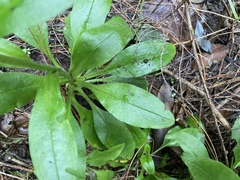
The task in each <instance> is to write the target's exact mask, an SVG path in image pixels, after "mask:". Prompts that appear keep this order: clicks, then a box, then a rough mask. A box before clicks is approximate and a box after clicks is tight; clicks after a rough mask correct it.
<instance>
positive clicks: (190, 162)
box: [183, 154, 240, 180]
mask: <svg viewBox="0 0 240 180" xmlns="http://www.w3.org/2000/svg"><path fill="white" fill-rule="evenodd" d="M183 161H184V163H185V164H186V165H187V166H188V169H189V171H190V173H191V175H192V177H193V179H194V180H203V179H208V180H216V179H217V180H226V179H229V180H230V179H231V180H238V179H240V178H239V177H238V175H237V174H235V173H234V172H233V171H232V170H231V169H229V168H228V167H227V166H225V165H224V164H222V163H221V162H218V161H214V160H212V159H209V158H204V157H196V156H195V157H189V155H188V154H184V155H183Z"/></svg>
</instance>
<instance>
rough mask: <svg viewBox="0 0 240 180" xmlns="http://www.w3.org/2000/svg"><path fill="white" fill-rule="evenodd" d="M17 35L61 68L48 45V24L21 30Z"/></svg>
mask: <svg viewBox="0 0 240 180" xmlns="http://www.w3.org/2000/svg"><path fill="white" fill-rule="evenodd" d="M15 34H16V35H17V36H18V37H19V38H21V39H22V40H23V41H25V42H27V43H28V44H30V45H31V46H33V47H35V48H37V49H39V50H41V51H42V52H43V53H44V54H45V55H46V56H47V57H48V58H49V59H50V60H51V61H52V62H53V63H54V65H55V66H57V67H59V65H58V64H57V62H56V60H55V59H54V57H53V55H52V53H51V50H50V47H49V43H48V27H47V24H46V23H41V24H38V25H35V26H32V27H29V28H26V29H20V30H19V31H17V32H15Z"/></svg>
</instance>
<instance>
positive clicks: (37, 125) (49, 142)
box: [29, 73, 86, 180]
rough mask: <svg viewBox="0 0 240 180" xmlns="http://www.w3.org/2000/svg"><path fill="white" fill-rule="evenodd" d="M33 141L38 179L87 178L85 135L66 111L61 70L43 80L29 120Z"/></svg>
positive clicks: (32, 148) (33, 153)
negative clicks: (59, 72)
mask: <svg viewBox="0 0 240 180" xmlns="http://www.w3.org/2000/svg"><path fill="white" fill-rule="evenodd" d="M67 112H68V113H67ZM29 144H30V154H31V158H32V162H33V166H34V169H35V174H36V175H37V177H38V179H40V180H41V179H44V180H45V179H63V180H65V179H68V180H71V179H85V170H86V152H85V151H86V150H85V148H86V147H85V143H84V138H83V135H82V131H81V129H80V128H79V125H78V123H77V122H76V120H75V118H74V117H73V115H72V114H71V112H69V111H66V104H65V102H64V100H63V97H62V96H61V92H60V89H59V82H58V74H57V73H55V74H49V75H47V76H46V77H45V79H44V81H43V82H42V83H41V84H40V88H39V90H38V92H37V96H36V100H35V103H34V107H33V110H32V115H31V118H30V123H29Z"/></svg>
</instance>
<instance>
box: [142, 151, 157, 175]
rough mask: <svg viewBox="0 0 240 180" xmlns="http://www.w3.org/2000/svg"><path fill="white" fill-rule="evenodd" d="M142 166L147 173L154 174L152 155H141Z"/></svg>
mask: <svg viewBox="0 0 240 180" xmlns="http://www.w3.org/2000/svg"><path fill="white" fill-rule="evenodd" d="M140 161H141V165H142V167H143V168H144V169H145V170H146V171H147V173H148V174H154V172H155V166H154V162H153V159H152V156H150V155H142V157H141V158H140Z"/></svg>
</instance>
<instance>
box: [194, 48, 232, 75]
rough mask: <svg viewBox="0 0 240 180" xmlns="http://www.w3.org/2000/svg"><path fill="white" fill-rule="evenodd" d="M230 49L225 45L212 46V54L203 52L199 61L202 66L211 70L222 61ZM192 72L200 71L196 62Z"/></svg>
mask: <svg viewBox="0 0 240 180" xmlns="http://www.w3.org/2000/svg"><path fill="white" fill-rule="evenodd" d="M228 51H229V50H228V47H227V46H226V45H223V44H212V54H209V53H207V52H201V54H200V55H199V59H200V61H201V64H202V66H203V68H204V69H206V68H210V67H211V66H212V64H216V63H218V62H219V61H222V60H223V59H224V58H225V57H226V56H227V53H228ZM191 70H192V72H194V71H198V65H197V63H196V62H195V61H194V62H193V63H192V68H191Z"/></svg>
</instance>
